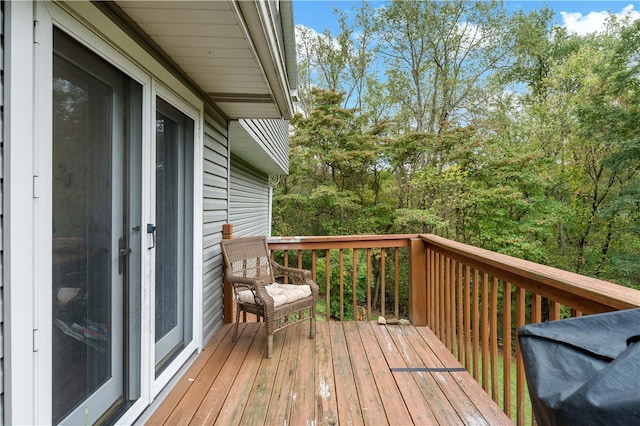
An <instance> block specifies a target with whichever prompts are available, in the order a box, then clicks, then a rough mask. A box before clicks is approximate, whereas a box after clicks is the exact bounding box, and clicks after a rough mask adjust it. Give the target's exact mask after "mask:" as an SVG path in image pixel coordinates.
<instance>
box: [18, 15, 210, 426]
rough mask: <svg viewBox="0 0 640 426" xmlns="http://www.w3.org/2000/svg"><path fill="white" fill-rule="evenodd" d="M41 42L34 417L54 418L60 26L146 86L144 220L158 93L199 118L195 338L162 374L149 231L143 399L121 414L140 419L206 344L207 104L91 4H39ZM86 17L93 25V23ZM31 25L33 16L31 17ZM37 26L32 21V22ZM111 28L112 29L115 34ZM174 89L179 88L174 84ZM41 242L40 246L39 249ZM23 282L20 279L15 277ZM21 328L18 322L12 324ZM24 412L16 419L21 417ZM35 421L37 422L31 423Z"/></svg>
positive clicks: (144, 268)
mask: <svg viewBox="0 0 640 426" xmlns="http://www.w3.org/2000/svg"><path fill="white" fill-rule="evenodd" d="M28 7H34V10H35V20H36V25H35V30H34V48H33V72H34V79H33V81H34V84H33V89H34V96H33V100H34V104H33V105H34V107H33V108H34V120H33V126H34V129H33V137H34V145H33V150H34V155H33V158H34V165H33V175H34V178H33V188H34V197H33V198H34V207H33V223H34V231H33V247H34V254H33V257H34V259H33V265H34V267H33V268H34V269H33V277H34V278H33V283H34V285H33V293H34V297H33V299H32V300H33V328H34V333H33V337H34V338H33V349H34V357H33V359H32V361H31V364H32V369H31V370H32V372H33V373H32V374H33V377H34V380H33V384H32V385H31V386H33V387H32V395H33V396H34V397H33V404H32V407H31V408H32V410H33V411H32V415H33V423H36V424H37V423H41V424H50V423H51V412H52V406H51V403H52V401H51V387H52V371H51V356H52V338H51V329H52V327H53V321H52V301H51V286H52V277H51V265H52V239H51V238H52V226H51V224H52V180H51V178H50V176H52V166H51V163H52V143H51V142H52V126H51V120H52V102H51V96H52V75H53V67H52V61H53V38H52V37H53V26H56V27H58V28H59V29H61V30H62V31H64V32H65V33H67V34H69V35H70V36H71V37H73V38H74V39H76V40H77V41H78V42H80V43H81V44H83V45H84V46H85V47H86V48H87V49H89V50H91V51H92V52H94V53H96V54H97V55H98V56H100V57H102V58H103V59H105V60H106V61H107V62H109V63H110V64H111V65H113V66H114V67H116V68H117V69H119V70H120V71H122V72H123V73H125V74H126V75H127V76H129V77H130V78H131V79H133V80H135V81H136V82H138V83H139V84H140V85H141V86H142V97H143V99H142V121H143V122H142V158H143V161H142V165H141V167H142V170H141V177H142V194H143V195H142V199H141V200H140V202H141V222H142V224H146V223H153V220H154V219H153V217H152V216H151V213H152V201H154V198H153V197H154V196H153V195H149V196H145V194H150V193H151V191H148V189H149V188H151V187H152V185H155V184H154V183H153V182H152V180H151V177H152V170H151V168H152V165H155V151H154V148H153V147H155V141H153V140H152V139H153V138H155V113H156V111H155V98H156V96H161V97H162V98H163V99H165V100H166V101H167V102H169V103H171V104H172V105H174V106H175V107H176V108H178V109H179V110H181V111H183V112H184V113H185V114H186V115H188V116H189V117H190V118H192V119H193V120H194V123H195V124H194V142H193V143H194V146H193V156H194V158H193V179H194V180H193V188H194V193H193V202H194V205H193V218H192V219H193V238H192V240H193V264H192V265H191V266H192V268H193V301H192V303H193V336H192V339H191V342H190V343H189V344H188V345H187V346H186V347H185V348H184V349H183V350H182V351H181V353H180V354H179V355H178V356H177V357H176V358H175V360H174V361H172V363H171V364H170V365H169V366H168V367H167V368H166V369H165V371H163V373H162V374H161V375H160V376H159V377H158V378H156V377H155V371H154V368H155V362H154V361H155V357H154V346H155V341H154V336H155V330H154V323H155V321H153V320H152V319H154V318H155V316H154V314H155V313H154V312H153V311H154V307H155V299H154V288H155V286H154V285H153V281H152V279H153V274H154V272H153V271H154V268H153V267H154V265H153V259H154V257H155V253H154V252H153V251H152V250H145V247H150V246H151V243H152V237H151V235H149V234H147V233H146V232H141V239H142V241H141V242H140V244H141V247H142V253H141V256H140V271H141V280H142V284H141V306H140V324H141V330H140V335H141V342H140V377H139V380H140V397H139V398H138V399H137V400H136V401H135V402H134V403H133V404H132V405H131V407H130V408H129V409H128V410H127V412H126V413H125V414H124V415H123V416H122V417H121V418H120V419H119V422H122V423H133V422H134V421H135V419H136V418H137V417H138V416H139V415H140V414H141V413H142V412H143V411H144V409H145V408H146V407H147V406H148V405H149V404H150V403H151V402H152V401H153V399H154V398H155V397H156V396H157V395H158V393H159V392H160V391H161V390H162V388H163V387H164V386H166V384H167V383H169V381H170V380H171V378H172V377H173V376H174V375H175V374H176V373H177V372H178V371H180V369H181V367H182V366H183V365H184V363H185V362H186V361H187V360H188V359H189V358H190V357H191V356H192V355H193V354H194V352H196V351H199V350H201V348H202V253H203V242H202V214H203V211H202V209H203V204H202V197H203V192H202V188H203V161H204V159H203V155H204V153H203V128H204V126H203V123H204V103H203V102H202V100H201V99H200V98H199V97H198V96H197V95H196V94H195V93H193V92H192V91H191V90H190V89H189V88H188V87H186V86H185V85H184V84H183V83H182V82H181V81H180V80H179V79H178V78H177V77H176V76H175V75H173V74H172V72H171V71H170V70H169V69H167V67H165V66H164V65H163V64H162V63H160V62H158V60H157V59H156V58H155V57H154V56H153V55H151V54H150V53H149V52H147V51H146V50H145V49H144V48H143V47H142V46H140V45H139V44H137V43H136V42H135V41H134V40H133V39H132V38H131V37H130V36H129V35H128V34H127V33H126V32H125V31H123V30H122V29H121V28H120V27H119V26H118V25H117V24H116V23H114V22H113V21H111V20H110V19H109V18H107V17H106V16H105V15H104V14H103V13H102V12H100V11H99V10H98V9H97V8H96V7H95V6H94V5H92V4H91V3H89V2H70V3H66V4H63V5H60V4H57V3H51V2H37V3H35V4H34V5H29V6H28ZM86 23H90V26H89V24H86ZM23 24H27V22H25V23H23ZM28 24H29V25H30V24H31V23H30V22H28ZM107 34H108V35H107ZM169 88H171V89H169ZM36 248H37V249H36ZM14 281H15V280H14ZM9 325H10V326H13V324H9ZM17 418H18V417H14V419H17ZM27 423H29V422H27Z"/></svg>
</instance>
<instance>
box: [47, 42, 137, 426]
mask: <svg viewBox="0 0 640 426" xmlns="http://www.w3.org/2000/svg"><path fill="white" fill-rule="evenodd" d="M141 96H142V89H141V87H140V85H139V84H137V83H135V82H133V81H132V80H131V79H129V78H128V77H127V76H125V75H124V74H123V73H121V72H120V71H118V70H117V69H115V68H114V67H113V66H112V65H110V64H108V63H107V62H105V61H103V60H102V59H100V58H99V57H97V56H96V55H94V54H93V53H91V52H89V51H88V50H87V49H85V48H84V47H82V46H81V45H80V44H79V43H77V42H75V41H74V40H72V39H71V38H70V37H68V36H67V35H65V34H64V33H62V32H61V31H58V30H56V31H55V32H54V60H53V187H52V191H53V206H52V208H53V215H52V220H53V224H52V225H53V241H52V245H53V253H52V255H53V258H52V260H53V265H52V284H53V288H52V292H53V293H52V300H53V318H52V323H53V330H52V332H53V336H52V345H53V346H52V367H53V376H52V386H53V387H52V408H53V413H52V419H53V421H54V422H56V423H58V422H65V423H69V424H85V423H93V422H95V421H97V420H99V419H100V418H104V416H105V415H108V414H109V413H110V412H113V411H115V410H117V409H118V407H119V406H120V405H121V404H122V403H123V402H125V400H126V399H128V398H129V394H131V393H136V392H137V391H136V390H135V389H132V388H131V386H130V385H131V382H126V381H125V373H126V371H127V368H128V365H127V364H128V360H129V357H128V354H127V348H128V347H129V346H130V344H129V340H128V339H129V338H130V337H131V336H134V335H138V336H139V321H136V320H135V319H133V320H131V321H130V320H129V318H128V311H125V309H124V308H123V306H125V303H126V302H127V301H128V299H129V298H130V293H129V291H135V290H134V289H133V288H134V287H138V289H139V276H138V277H136V278H133V279H131V277H129V276H128V274H129V262H130V257H131V254H132V252H133V250H132V247H134V248H137V250H136V253H135V254H134V256H135V257H136V258H137V259H139V256H140V249H139V244H138V247H136V244H135V243H134V244H131V239H132V233H134V230H133V229H132V224H131V220H130V211H131V210H136V211H139V210H140V208H139V201H132V200H131V199H130V195H131V194H132V193H139V190H137V189H132V188H131V184H132V182H138V183H139V178H136V177H133V176H132V174H133V175H136V176H137V175H139V170H135V169H134V170H133V171H132V168H131V167H130V166H131V164H130V163H129V161H130V160H131V158H132V157H139V154H138V153H139V147H140V144H141V134H140V125H139V121H140V119H141ZM138 169H139V167H138ZM132 202H133V204H135V205H132ZM136 203H137V204H136ZM138 238H139V234H138ZM138 275H139V272H138ZM136 283H138V284H136ZM138 292H139V290H138ZM136 324H138V325H136ZM137 340H139V337H138V338H137Z"/></svg>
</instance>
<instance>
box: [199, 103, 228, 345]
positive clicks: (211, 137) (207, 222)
mask: <svg viewBox="0 0 640 426" xmlns="http://www.w3.org/2000/svg"><path fill="white" fill-rule="evenodd" d="M227 137H228V132H227V126H226V122H225V120H224V119H223V118H222V117H220V116H219V115H218V114H216V113H215V112H213V111H210V110H207V111H205V117H204V176H203V197H204V200H203V218H202V219H203V226H202V231H203V242H202V248H203V256H202V262H203V267H202V274H203V278H202V287H203V288H202V327H203V331H202V336H203V344H204V343H206V342H207V341H208V340H209V339H210V338H211V336H212V335H213V333H214V332H215V331H216V330H217V329H218V327H220V325H222V315H223V307H222V300H223V296H222V252H221V250H220V241H221V240H222V225H223V224H225V223H227V209H228V203H227V199H228V194H227V186H228V184H227V176H228V172H227V168H228V164H229V162H228V154H227V152H228V149H227V140H228V139H227Z"/></svg>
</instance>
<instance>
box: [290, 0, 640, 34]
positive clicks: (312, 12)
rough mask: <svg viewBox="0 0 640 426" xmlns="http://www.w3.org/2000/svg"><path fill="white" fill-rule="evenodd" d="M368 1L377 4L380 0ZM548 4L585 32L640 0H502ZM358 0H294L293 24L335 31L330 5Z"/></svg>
mask: <svg viewBox="0 0 640 426" xmlns="http://www.w3.org/2000/svg"><path fill="white" fill-rule="evenodd" d="M372 3H378V4H381V3H382V2H380V1H375V2H372ZM545 4H546V5H547V6H549V8H551V9H552V10H553V11H554V12H555V16H554V19H555V21H556V23H557V24H559V25H563V26H566V27H567V29H568V30H569V31H570V32H575V33H578V34H582V35H584V34H587V33H590V32H594V31H597V30H598V29H599V28H601V26H602V25H603V23H604V20H605V18H606V17H607V16H608V12H613V13H615V14H620V15H622V14H627V13H628V14H631V16H632V19H634V20H636V19H640V0H626V1H618V0H608V1H607V0H605V1H590V0H576V1H554V0H548V1H546V2H544V1H533V0H505V1H504V5H505V7H506V8H507V10H512V11H515V10H522V11H525V12H526V11H530V10H534V9H541V8H542V7H543V6H544V5H545ZM359 5H360V1H351V0H294V2H293V16H294V22H295V24H296V25H300V24H301V25H304V26H306V27H309V28H312V29H314V30H316V31H317V32H319V33H321V32H322V31H324V29H325V28H329V29H330V30H331V33H332V34H337V33H338V32H339V27H338V19H337V18H336V16H335V15H334V13H333V10H334V8H338V9H340V10H345V11H349V10H351V9H352V8H354V7H358V6H359Z"/></svg>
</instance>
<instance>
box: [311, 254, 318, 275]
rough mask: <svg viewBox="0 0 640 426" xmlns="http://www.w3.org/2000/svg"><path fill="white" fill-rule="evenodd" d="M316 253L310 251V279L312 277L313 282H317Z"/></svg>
mask: <svg viewBox="0 0 640 426" xmlns="http://www.w3.org/2000/svg"><path fill="white" fill-rule="evenodd" d="M316 261H317V258H316V251H315V250H311V277H313V281H315V282H318V280H317V279H316V278H317V270H316Z"/></svg>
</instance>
